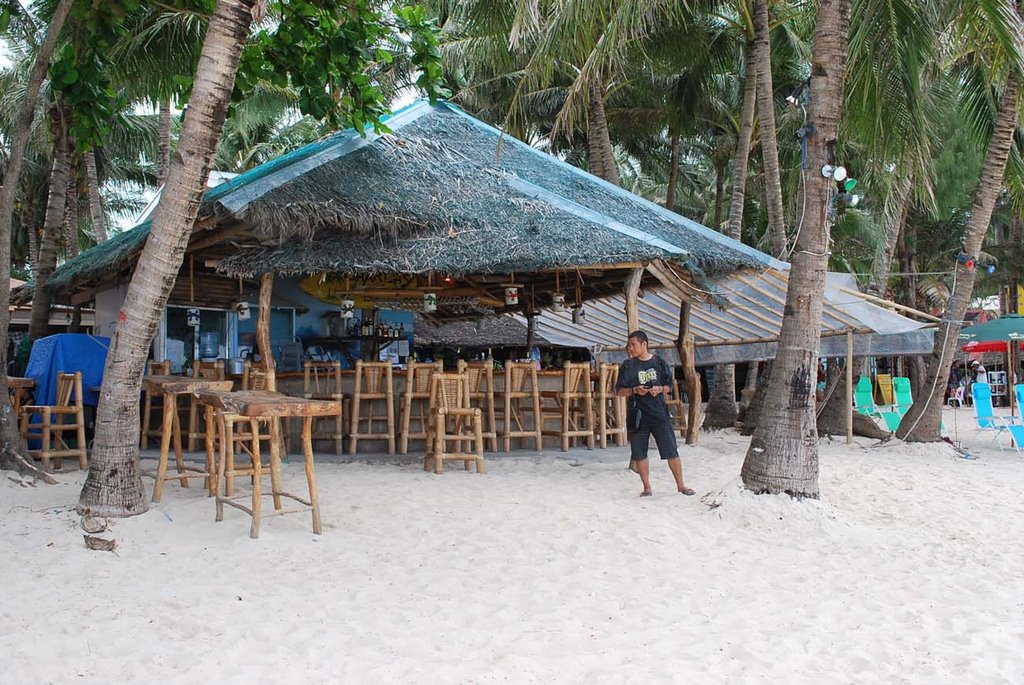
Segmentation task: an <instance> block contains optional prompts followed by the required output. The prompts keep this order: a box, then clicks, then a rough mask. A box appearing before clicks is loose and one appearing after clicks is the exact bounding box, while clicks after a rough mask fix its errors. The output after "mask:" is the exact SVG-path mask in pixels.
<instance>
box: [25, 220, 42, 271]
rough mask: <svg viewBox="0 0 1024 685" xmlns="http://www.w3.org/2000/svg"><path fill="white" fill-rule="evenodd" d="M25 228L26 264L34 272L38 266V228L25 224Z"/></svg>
mask: <svg viewBox="0 0 1024 685" xmlns="http://www.w3.org/2000/svg"><path fill="white" fill-rule="evenodd" d="M25 229H26V232H27V233H28V264H29V266H30V267H32V272H33V273H35V270H36V269H37V268H39V266H38V265H39V229H37V228H36V227H35V226H26V227H25Z"/></svg>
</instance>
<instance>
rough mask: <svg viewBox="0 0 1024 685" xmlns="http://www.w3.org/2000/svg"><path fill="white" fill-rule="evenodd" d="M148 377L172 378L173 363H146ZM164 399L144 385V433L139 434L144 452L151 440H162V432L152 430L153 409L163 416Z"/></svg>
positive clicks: (140, 445)
mask: <svg viewBox="0 0 1024 685" xmlns="http://www.w3.org/2000/svg"><path fill="white" fill-rule="evenodd" d="M146 375H147V376H170V375H171V362H169V361H162V362H158V361H153V360H152V359H150V360H149V361H148V362H146ZM163 402H164V400H163V397H162V396H161V395H154V394H153V391H152V390H150V389H149V388H147V387H146V386H145V385H143V390H142V431H141V432H140V433H139V449H140V450H144V449H146V448H147V447H149V439H150V438H156V439H157V440H159V439H160V430H159V429H157V428H150V426H151V425H152V421H153V409H156V410H157V411H158V412H160V415H163V411H164V410H163ZM157 425H159V424H157Z"/></svg>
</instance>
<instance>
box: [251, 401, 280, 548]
mask: <svg viewBox="0 0 1024 685" xmlns="http://www.w3.org/2000/svg"><path fill="white" fill-rule="evenodd" d="M249 425H250V430H251V431H252V435H253V440H252V471H253V476H252V526H251V527H250V528H249V537H251V538H253V539H254V540H255V539H256V538H258V537H259V536H260V498H261V496H262V494H263V493H261V492H260V481H261V480H262V475H263V474H262V468H263V463H262V459H261V458H260V440H259V434H260V433H259V431H260V426H259V422H257V421H256V419H250V420H249ZM275 449H277V448H276V446H275V443H274V442H271V443H270V450H271V454H273V450H275Z"/></svg>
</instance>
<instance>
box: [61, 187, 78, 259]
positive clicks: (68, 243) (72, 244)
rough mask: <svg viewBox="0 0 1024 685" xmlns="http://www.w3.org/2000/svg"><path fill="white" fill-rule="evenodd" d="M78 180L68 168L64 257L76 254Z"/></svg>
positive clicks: (68, 257)
mask: <svg viewBox="0 0 1024 685" xmlns="http://www.w3.org/2000/svg"><path fill="white" fill-rule="evenodd" d="M79 199H80V198H79V196H78V182H77V181H76V180H75V175H74V174H72V173H71V169H70V168H69V169H68V192H67V195H66V196H65V199H64V239H63V243H64V258H65V259H71V258H72V257H74V256H76V255H77V254H78V203H79Z"/></svg>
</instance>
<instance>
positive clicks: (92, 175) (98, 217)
mask: <svg viewBox="0 0 1024 685" xmlns="http://www.w3.org/2000/svg"><path fill="white" fill-rule="evenodd" d="M85 182H86V184H87V185H88V186H89V218H90V219H92V235H93V238H95V239H96V243H97V244H99V243H104V242H106V241H107V222H106V220H105V219H104V216H103V203H102V202H101V200H100V177H99V174H98V173H96V153H95V152H93V151H92V150H89V151H88V152H86V153H85Z"/></svg>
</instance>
